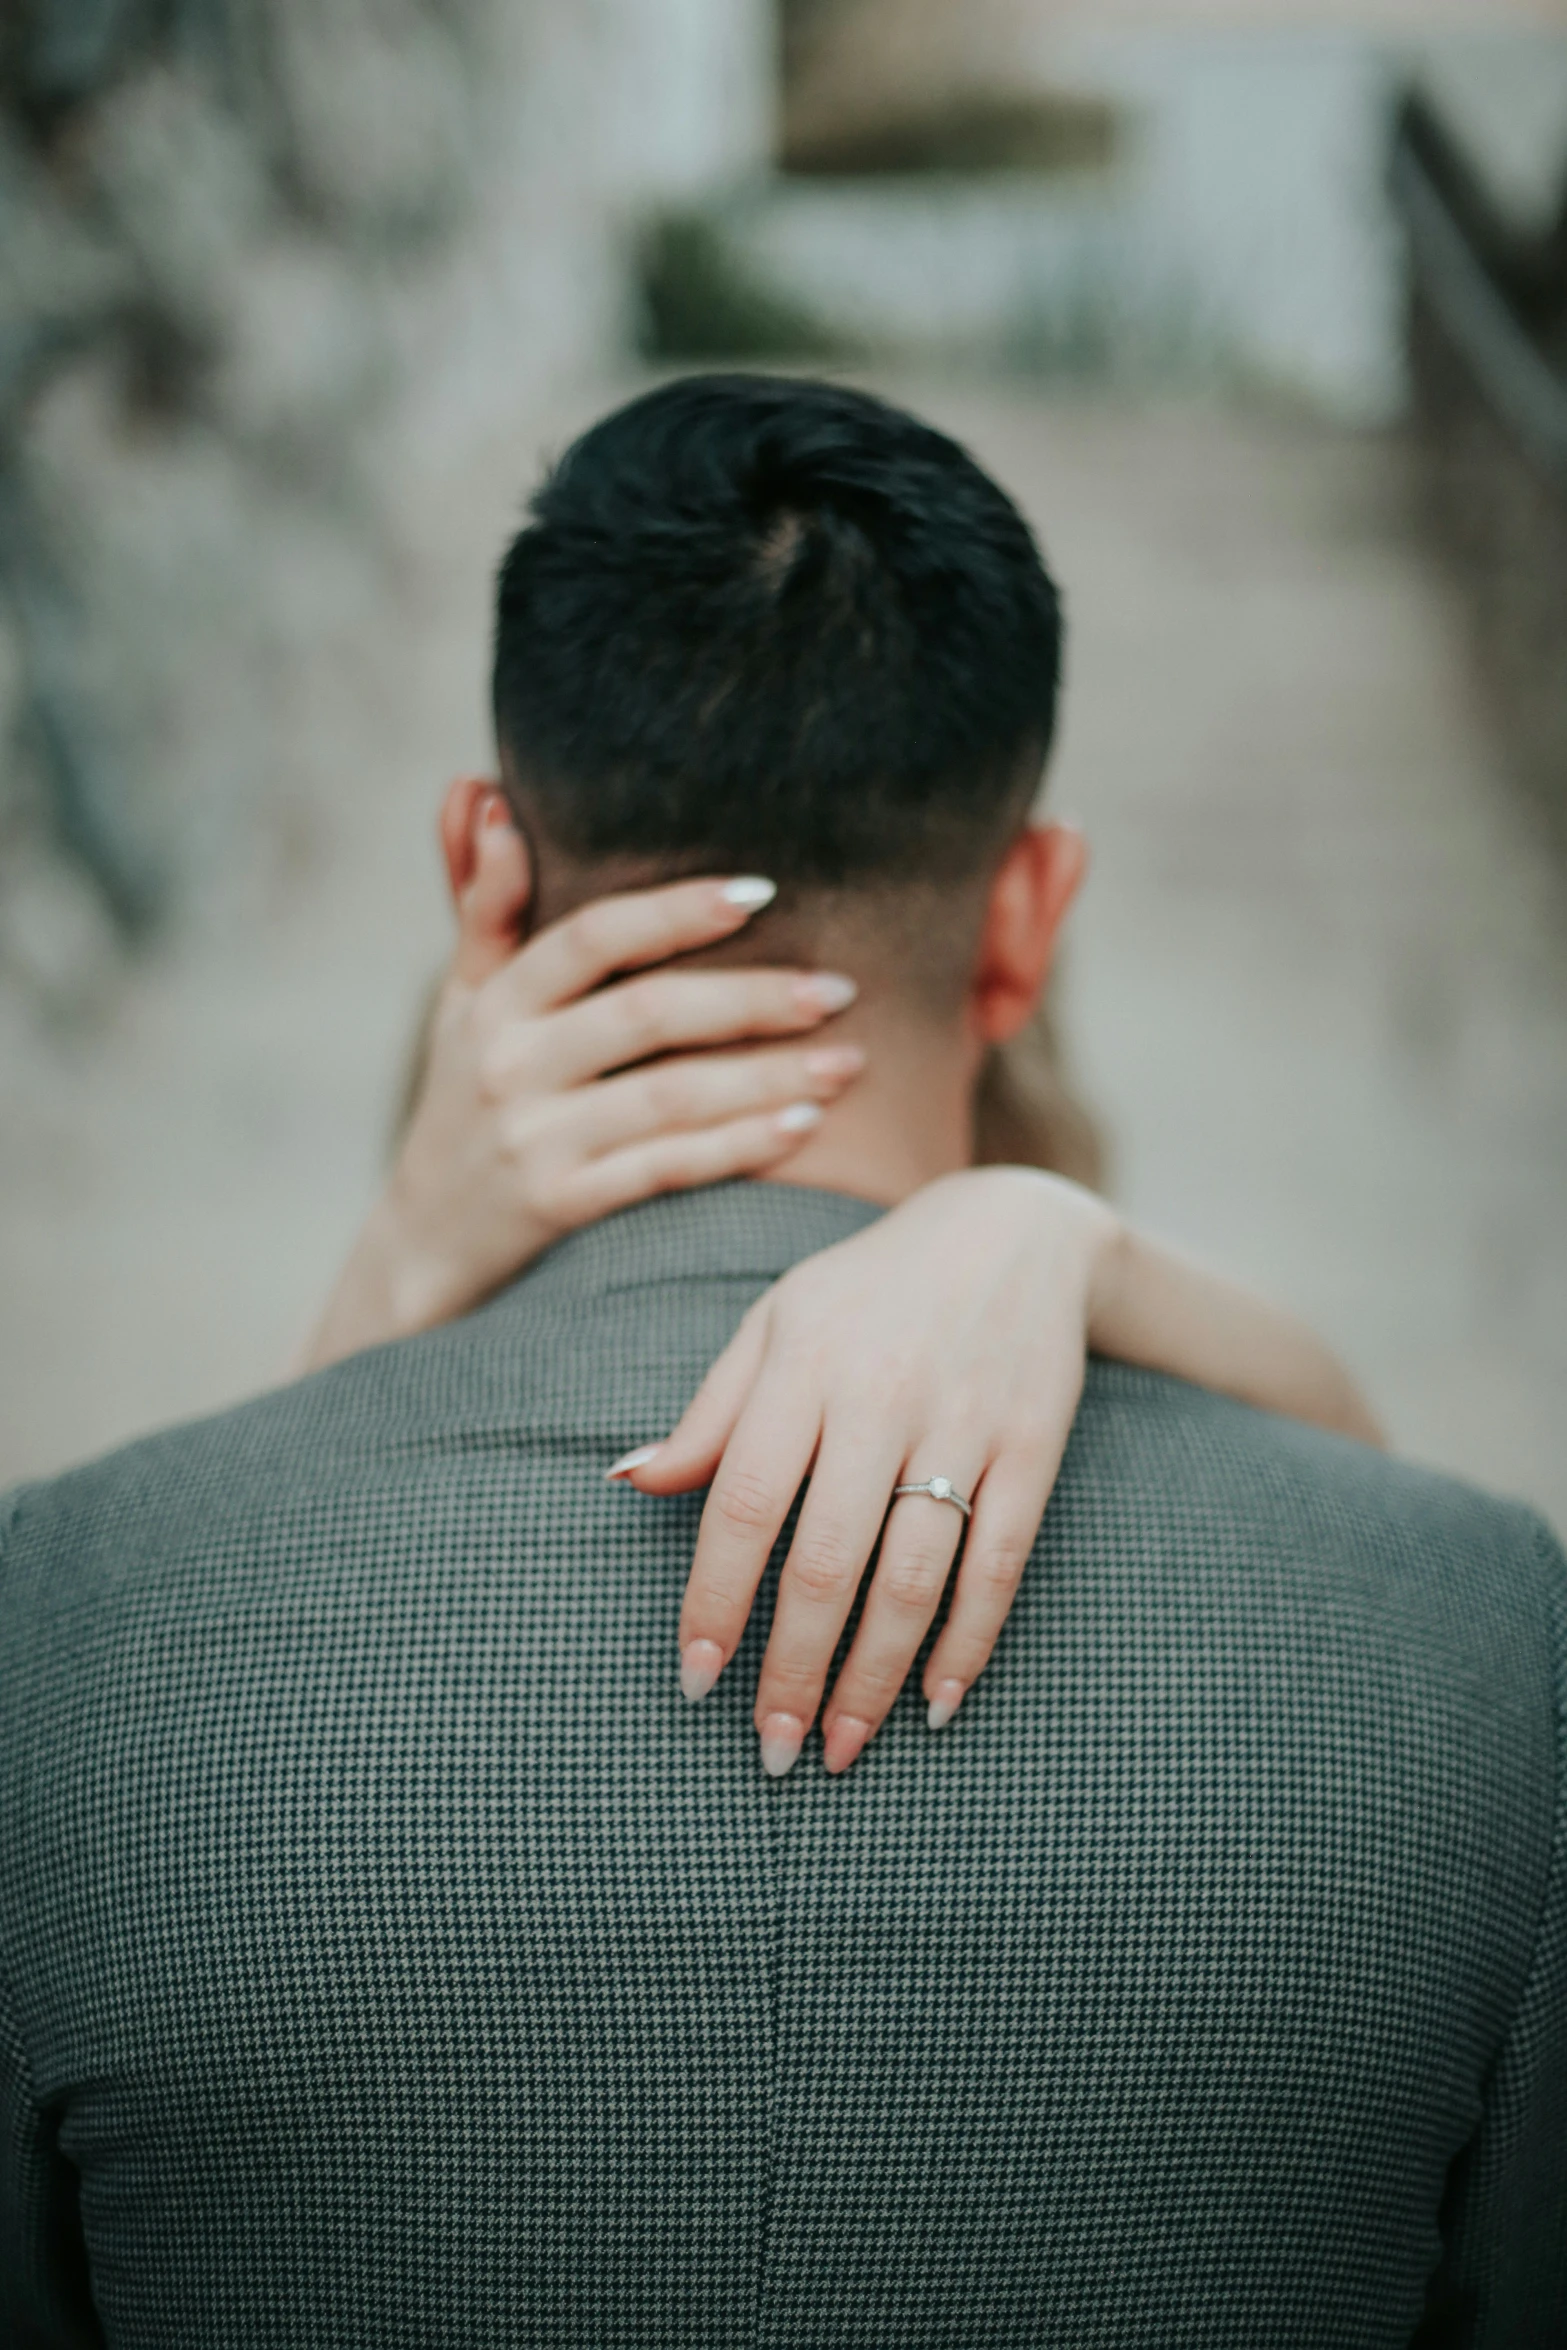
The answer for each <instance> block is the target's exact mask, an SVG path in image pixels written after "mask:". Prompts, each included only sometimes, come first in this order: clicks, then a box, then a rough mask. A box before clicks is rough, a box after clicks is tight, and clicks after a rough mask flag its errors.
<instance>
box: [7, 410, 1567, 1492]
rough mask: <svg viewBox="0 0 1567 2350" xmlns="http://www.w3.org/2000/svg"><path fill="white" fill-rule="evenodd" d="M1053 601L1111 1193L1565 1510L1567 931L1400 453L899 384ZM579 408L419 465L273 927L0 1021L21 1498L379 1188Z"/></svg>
mask: <svg viewBox="0 0 1567 2350" xmlns="http://www.w3.org/2000/svg"><path fill="white" fill-rule="evenodd" d="M892 388H893V389H894V390H895V391H897V392H898V393H899V394H900V396H904V397H907V398H909V399H910V400H912V401H913V402H914V403H915V404H917V405H920V406H922V407H923V408H924V409H925V410H926V411H927V412H928V413H930V414H932V415H933V416H934V417H935V418H936V419H937V420H938V421H941V422H943V423H946V424H948V425H949V426H950V427H951V428H953V429H955V430H957V431H958V432H959V433H960V434H962V435H963V436H964V437H966V438H967V439H969V440H970V441H971V442H972V443H973V445H974V446H975V447H976V449H977V450H978V452H979V453H980V454H981V456H982V457H983V458H984V459H985V460H986V461H987V462H989V463H990V464H991V465H992V466H993V467H994V468H995V469H996V470H997V471H998V473H999V474H1000V476H1001V478H1002V479H1003V480H1004V481H1006V482H1007V483H1008V484H1009V485H1010V486H1011V487H1012V488H1013V489H1015V490H1016V491H1018V492H1019V493H1020V494H1021V495H1022V497H1023V498H1024V500H1025V502H1026V503H1027V504H1028V505H1029V507H1030V508H1031V510H1032V512H1033V514H1034V516H1035V518H1036V520H1037V521H1038V523H1039V525H1040V528H1041V530H1042V533H1043V536H1044V538H1045V542H1046V545H1047V548H1048V550H1049V552H1050V554H1051V556H1052V559H1053V561H1054V564H1055V566H1056V568H1057V570H1058V572H1059V573H1060V575H1061V577H1062V578H1063V580H1064V581H1065V583H1066V586H1067V590H1068V594H1069V600H1070V608H1071V619H1072V629H1073V637H1072V652H1071V666H1070V677H1069V692H1068V706H1067V721H1066V727H1065V735H1064V740H1063V744H1062V748H1061V753H1060V757H1059V760H1058V764H1057V771H1056V778H1055V785H1054V796H1055V799H1056V803H1057V805H1058V806H1059V807H1061V808H1062V810H1063V811H1064V812H1068V813H1072V814H1075V815H1077V816H1079V817H1081V818H1082V819H1083V820H1084V821H1085V822H1086V823H1087V824H1088V826H1089V828H1090V830H1091V831H1092V833H1093V835H1094V837H1095V840H1096V843H1097V852H1098V855H1097V867H1096V871H1095V874H1094V877H1093V881H1092V884H1091V888H1090V893H1089V897H1088V899H1087V900H1086V901H1085V904H1084V907H1083V909H1082V913H1081V917H1080V920H1079V925H1078V932H1077V937H1076V941H1075V945H1074V949H1073V954H1072V961H1071V966H1070V970H1069V974H1068V988H1067V1026H1068V1032H1069V1035H1070V1037H1071V1038H1072V1040H1073V1042H1074V1045H1075V1049H1076V1058H1077V1061H1078V1063H1079V1066H1080V1070H1081V1074H1082V1076H1083V1078H1084V1080H1085V1083H1086V1087H1087V1090H1088V1091H1089V1092H1090V1094H1091V1095H1092V1097H1093V1098H1094V1100H1095V1102H1096V1103H1097V1105H1098V1107H1099V1108H1100V1109H1101V1111H1102V1112H1103V1113H1104V1115H1105V1117H1106V1119H1107V1122H1108V1124H1109V1127H1110V1130H1111V1135H1112V1143H1113V1148H1114V1152H1115V1159H1116V1164H1117V1168H1118V1173H1119V1183H1118V1189H1119V1194H1120V1197H1121V1198H1122V1200H1123V1201H1124V1203H1125V1204H1126V1205H1127V1206H1128V1207H1129V1208H1130V1209H1131V1210H1132V1211H1133V1212H1134V1213H1135V1214H1137V1215H1138V1216H1140V1217H1142V1218H1143V1219H1145V1220H1146V1221H1147V1222H1148V1223H1149V1224H1150V1225H1152V1226H1154V1227H1155V1228H1157V1229H1158V1230H1160V1231H1161V1232H1163V1233H1165V1234H1166V1235H1168V1236H1169V1237H1172V1238H1174V1239H1176V1240H1178V1241H1181V1242H1183V1243H1185V1244H1186V1245H1188V1246H1190V1247H1192V1248H1194V1249H1195V1250H1197V1251H1199V1252H1200V1253H1202V1254H1204V1255H1206V1256H1207V1257H1209V1258H1210V1259H1212V1260H1213V1261H1214V1262H1216V1263H1219V1264H1221V1265H1223V1266H1225V1267H1227V1268H1228V1269H1230V1270H1231V1271H1233V1272H1235V1273H1238V1274H1240V1275H1242V1276H1244V1277H1248V1278H1251V1279H1253V1280H1255V1281H1257V1282H1260V1283H1261V1284H1263V1285H1264V1286H1266V1287H1268V1288H1270V1289H1271V1290H1273V1291H1274V1292H1275V1293H1277V1294H1279V1295H1281V1296H1283V1297H1286V1298H1288V1299H1290V1300H1292V1301H1293V1302H1294V1303H1296V1304H1297V1305H1299V1306H1300V1307H1301V1308H1303V1309H1304V1310H1305V1311H1306V1312H1307V1313H1308V1314H1309V1315H1311V1316H1312V1317H1313V1318H1314V1319H1315V1321H1316V1322H1317V1323H1318V1325H1319V1326H1320V1327H1321V1328H1322V1329H1323V1330H1325V1331H1326V1332H1327V1333H1328V1335H1329V1336H1331V1337H1332V1338H1333V1339H1334V1340H1336V1341H1337V1343H1338V1344H1339V1345H1340V1346H1341V1347H1342V1348H1343V1350H1344V1351H1345V1353H1346V1354H1347V1355H1348V1356H1349V1358H1350V1360H1351V1361H1352V1362H1353V1364H1354V1365H1355V1367H1356V1368H1357V1369H1358V1370H1359V1372H1360V1373H1361V1374H1362V1376H1363V1377H1364V1379H1365V1380H1366V1382H1367V1384H1368V1386H1369V1387H1370V1390H1371V1392H1372V1394H1373V1396H1374V1398H1375V1400H1376V1401H1377V1403H1378V1404H1379V1406H1380V1407H1381V1409H1382V1411H1383V1412H1384V1414H1385V1416H1386V1418H1387V1419H1388V1421H1389V1423H1390V1425H1391V1427H1392V1430H1393V1432H1394V1435H1395V1438H1396V1440H1397V1442H1398V1443H1399V1445H1400V1446H1401V1448H1402V1449H1404V1450H1406V1451H1408V1452H1411V1453H1413V1454H1416V1455H1418V1456H1420V1457H1422V1458H1425V1459H1428V1460H1432V1461H1436V1462H1438V1463H1440V1464H1442V1465H1445V1466H1447V1467H1450V1468H1452V1469H1455V1470H1459V1471H1462V1472H1464V1473H1466V1474H1469V1475H1472V1476H1475V1477H1477V1478H1479V1479H1480V1480H1482V1481H1483V1482H1486V1483H1489V1484H1493V1485H1496V1486H1499V1487H1503V1488H1507V1489H1511V1490H1514V1491H1517V1492H1520V1493H1522V1494H1525V1495H1526V1496H1528V1497H1529V1498H1531V1499H1532V1500H1534V1501H1535V1502H1536V1503H1538V1504H1540V1505H1541V1506H1543V1507H1544V1508H1546V1509H1547V1511H1549V1512H1550V1513H1551V1514H1553V1515H1554V1516H1555V1518H1556V1520H1557V1522H1558V1523H1559V1524H1561V1523H1567V1182H1564V1179H1563V1177H1564V1170H1567V923H1564V921H1563V913H1564V906H1563V890H1562V884H1561V881H1560V879H1559V878H1558V877H1557V875H1556V874H1555V873H1554V872H1553V869H1552V867H1551V865H1550V864H1549V862H1548V860H1547V859H1546V857H1545V855H1544V852H1543V848H1542V845H1541V841H1540V839H1539V836H1538V835H1537V834H1536V833H1535V832H1534V831H1533V830H1532V829H1531V819H1530V818H1529V816H1528V815H1527V813H1526V812H1524V811H1523V810H1522V809H1521V808H1520V807H1519V806H1518V805H1517V804H1516V803H1515V802H1514V801H1513V800H1512V799H1511V798H1510V796H1509V795H1508V793H1507V791H1506V790H1505V788H1504V786H1503V784H1502V781H1501V778H1500V774H1499V771H1498V762H1497V759H1496V757H1495V754H1494V753H1493V751H1492V749H1491V747H1490V745H1489V743H1488V742H1487V740H1486V737H1485V735H1484V732H1483V729H1482V722H1481V718H1480V716H1479V712H1478V709H1477V706H1476V705H1475V703H1474V701H1473V700H1472V698H1471V690H1470V686H1469V682H1468V677H1467V673H1466V668H1465V660H1464V652H1463V636H1462V629H1461V624H1460V616H1459V614H1458V613H1457V611H1456V610H1455V609H1453V608H1452V606H1451V604H1450V601H1449V591H1448V589H1447V587H1446V585H1445V583H1444V581H1443V578H1442V575H1441V573H1440V571H1439V570H1438V569H1436V568H1435V567H1434V566H1430V565H1428V563H1427V560H1426V558H1425V555H1424V552H1423V550H1422V548H1421V546H1420V544H1419V543H1418V541H1417V539H1416V537H1415V536H1414V529H1413V523H1412V520H1411V516H1412V511H1413V506H1414V500H1413V498H1412V497H1411V495H1410V492H1409V485H1408V483H1407V481H1406V478H1405V472H1404V457H1403V452H1402V450H1401V448H1400V447H1399V445H1398V444H1397V443H1396V442H1392V441H1388V440H1384V439H1381V438H1378V437H1375V436H1368V435H1355V434H1347V433H1338V432H1334V431H1331V430H1329V429H1327V428H1324V427H1322V426H1320V425H1317V424H1314V423H1309V422H1305V421H1302V420H1301V419H1299V418H1297V417H1294V416H1291V415H1285V414H1269V413H1261V412H1248V413H1233V414H1225V413H1223V412H1216V411H1214V410H1212V409H1196V408H1193V409H1189V410H1188V409H1182V408H1169V407H1165V408H1156V409H1132V408H1122V409H1117V408H1115V407H1113V406H1108V405H1106V404H1104V403H1103V402H1102V401H1100V402H1094V403H1092V404H1090V403H1088V402H1083V403H1081V404H1074V403H1072V402H1070V401H1063V400H1060V399H1050V398H1046V397H1043V396H1040V395H1037V394H1034V393H1031V392H1029V391H1026V390H1023V389H1018V390H1011V391H997V390H995V389H985V390H980V389H970V388H964V387H961V386H960V387H951V386H948V387H945V388H942V387H935V386H931V385H914V384H908V383H904V384H899V385H896V386H893V387H892ZM574 421H577V419H576V418H575V417H572V416H568V415H563V416H561V417H558V418H555V419H553V420H550V421H549V422H548V423H547V425H546V426H545V427H544V428H541V429H539V430H536V431H534V432H533V433H531V434H529V435H528V436H527V437H518V438H516V439H513V440H512V441H511V442H510V443H509V444H507V445H504V446H490V447H487V448H486V449H485V450H484V451H483V452H482V453H480V454H478V455H470V456H467V457H465V459H464V460H463V462H462V463H461V464H460V465H449V466H446V467H444V468H441V467H435V468H432V469H427V470H426V471H425V473H423V474H422V475H416V476H414V477H413V478H412V480H411V486H410V489H409V492H408V498H407V511H406V513H405V515H404V517H403V520H402V537H403V542H404V544H405V546H406V549H407V559H406V563H405V573H404V581H403V589H402V596H401V610H400V612H399V615H398V620H397V625H396V627H395V628H394V629H393V630H392V631H391V632H390V633H389V634H387V633H383V632H381V631H380V630H376V631H373V632H372V631H370V630H368V629H367V630H366V632H365V637H364V641H363V642H351V643H349V644H347V645H345V644H344V643H343V642H342V641H341V638H339V639H338V640H335V641H334V643H333V645H332V647H331V650H330V654H328V653H326V652H325V651H324V652H323V654H322V656H321V657H320V659H319V660H318V661H317V662H316V663H315V664H314V665H313V666H312V664H311V663H310V662H309V660H308V659H306V660H303V661H302V662H301V663H300V664H299V665H298V667H297V669H296V672H295V673H294V674H293V675H292V677H291V680H290V682H289V684H288V686H287V688H286V690H287V693H288V696H289V704H290V707H289V726H290V732H291V735H292V737H293V740H294V743H295V746H296V747H295V755H294V760H293V769H294V773H293V777H292V789H293V790H294V792H295V793H296V794H299V795H302V796H303V797H304V798H305V799H307V800H308V801H309V802H311V803H312V804H313V805H314V806H315V807H316V808H317V809H318V811H319V819H318V824H317V827H316V831H315V835H314V838H313V841H312V843H311V845H310V850H309V855H308V857H307V858H306V859H305V861H304V863H303V865H302V869H301V870H300V871H299V872H298V874H297V875H296V876H295V878H294V880H293V882H292V884H291V885H290V887H289V889H288V891H287V893H286V897H285V900H284V902H281V903H278V904H276V905H273V906H271V907H270V908H261V909H257V908H254V907H251V908H249V909H248V910H247V911H246V912H245V914H244V916H243V918H242V919H238V918H230V917H227V916H225V917H223V918H221V919H220V918H216V917H215V918H214V919H213V920H212V921H211V922H210V923H209V924H208V925H207V926H206V927H205V930H204V931H203V932H202V933H201V934H200V935H198V936H195V937H192V938H191V939H190V940H188V941H187V942H186V943H185V944H184V945H183V946H182V947H181V948H180V950H179V951H178V953H177V954H174V955H172V956H170V957H168V958H166V959H164V960H163V961H161V962H159V963H157V964H154V965H150V966H147V967H144V968H142V969H140V970H137V971H136V972H134V973H133V974H132V975H131V976H130V977H128V978H127V979H126V980H125V981H124V983H123V985H121V986H120V988H119V990H118V1000H117V1002H116V1003H115V1005H114V1007H113V1010H112V1013H111V1014H110V1015H109V1016H107V1017H106V1018H105V1019H104V1020H103V1021H102V1022H100V1023H98V1024H96V1025H92V1024H89V1025H87V1026H85V1027H82V1028H80V1029H77V1030H73V1031H70V1032H58V1033H48V1034H45V1033H43V1032H41V1031H40V1030H39V1029H38V1028H37V1027H36V1025H35V1024H33V1023H32V1022H31V1021H30V1019H29V1018H24V1016H23V1014H22V1013H21V1011H20V1009H19V1007H17V1006H16V1005H14V1004H11V1005H8V1004H6V1003H5V1002H4V1001H0V1092H3V1096H4V1099H5V1102H6V1115H5V1118H4V1121H3V1124H0V1483H3V1482H5V1481H8V1480H10V1479H12V1478H15V1477H19V1476H24V1475H33V1474H39V1473H42V1472H47V1471H49V1470H52V1469H54V1468H56V1467H58V1466H60V1465H62V1464H64V1463H66V1462H68V1461H71V1460H73V1459H77V1458H80V1457H83V1456H85V1455H87V1454H89V1453H91V1452H93V1451H95V1450H97V1449H100V1448H102V1447H103V1446H105V1445H107V1444H109V1443H112V1442H114V1441H117V1440H118V1439H120V1438H122V1437H124V1436H126V1435H128V1434H131V1433H133V1432H135V1431H138V1430H140V1429H144V1428H147V1427H150V1426H153V1425H155V1424H157V1423H159V1422H161V1421H164V1420H167V1419H170V1418H173V1417H176V1416H179V1415H182V1414H187V1413H193V1412H197V1411H202V1410H206V1409H208V1408H210V1407H212V1406H214V1405H216V1404H218V1403H221V1402H224V1401H227V1400H229V1399H231V1398H233V1397H236V1396H238V1395H241V1394H243V1393H245V1392H246V1391H248V1390H250V1389H253V1388H255V1387H257V1386H260V1385H263V1384H265V1383H267V1382H268V1381H269V1380H271V1379H272V1378H274V1377H276V1376H277V1375H278V1374H279V1371H280V1369H281V1367H282V1366H283V1365H284V1363H285V1362H286V1359H287V1357H288V1354H289V1351H290V1348H291V1347H292V1346H293V1344H294V1343H295V1342H296V1341H297V1340H298V1338H299V1337H300V1335H301V1334H302V1332H303V1330H304V1328H305V1327H306V1325H307V1324H308V1322H309V1320H310V1317H311V1313H312V1310H313V1307H314V1305H315V1303H316V1301H317V1300H318V1299H319V1298H320V1297H321V1295H322V1294H323V1293H324V1291H325V1288H326V1286H327V1283H328V1280H329V1277H330V1273H331V1270H332V1267H333V1264H334V1261H335V1259H336V1257H337V1255H338V1254H339V1253H340V1252H341V1250H342V1249H343V1248H344V1247H345V1246H346V1244H347V1241H348V1238H349V1236H350V1233H351V1230H352V1227H353V1225H354V1222H355V1220H356V1217H357V1215H358V1214H359V1212H360V1211H361V1209H362V1207H363V1205H364V1203H365V1201H366V1200H367V1198H368V1195H369V1192H370V1188H371V1186H372V1183H373V1181H374V1177H375V1171H376V1167H377V1163H378V1156H379V1152H380V1148H381V1143H382V1138H383V1136H384V1132H385V1124H386V1117H387V1111H388V1105H389V1102H390V1100H391V1097H392V1095H393V1092H394V1090H395V1084H396V1072H397V1067H398V1062H399V1057H400V1053H401V1049H402V1045H403V1042H404V1039H405V1038H406V1035H407V1033H408V1030H409V1027H410V1025H411V1022H412V1019H413V1015H414V1009H415V1006H416V1003H417V1000H418V997H419V994H420V992H421V987H422V984H423V982H424V980H425V978H426V976H427V974H428V973H429V971H430V970H431V969H433V967H434V965H435V963H436V961H437V959H438V957H439V954H440V951H441V944H442V939H443V935H444V931H443V915H442V908H441V901H440V895H439V890H438V884H437V868H436V861H435V856H434V851H433V833H432V819H433V811H434V807H435V803H436V799H437V796H438V793H439V790H440V787H441V785H442V783H443V782H444V780H445V778H446V776H447V774H448V773H449V772H451V771H453V770H455V769H456V768H457V767H458V766H460V765H462V764H464V763H466V762H472V761H476V762H483V761H484V759H485V757H486V750H487V745H486V733H485V726H484V719H483V690H482V689H483V673H484V657H485V635H486V612H485V607H486V600H487V592H488V575H489V570H490V566H491V564H492V562H493V559H494V556H495V554H496V552H497V550H498V547H499V544H500V542H501V540H502V538H503V537H504V535H505V532H506V530H507V527H508V524H509V523H510V521H511V519H512V517H513V516H514V514H515V512H516V509H517V505H518V501H519V496H520V493H521V490H522V488H523V486H524V484H525V483H526V481H527V479H528V478H529V476H530V475H531V473H532V471H533V469H534V467H535V464H536V461H537V456H538V453H539V450H540V448H541V447H543V446H558V445H559V442H560V440H561V439H562V438H563V437H564V435H565V434H566V432H567V431H569V429H570V427H571V425H572V423H573V422H574Z"/></svg>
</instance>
